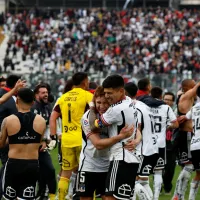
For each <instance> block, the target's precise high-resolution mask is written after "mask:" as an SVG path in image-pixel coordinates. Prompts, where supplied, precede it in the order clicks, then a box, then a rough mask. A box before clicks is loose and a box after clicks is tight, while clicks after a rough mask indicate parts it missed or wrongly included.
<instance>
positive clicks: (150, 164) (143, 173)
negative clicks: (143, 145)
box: [138, 153, 159, 177]
mask: <svg viewBox="0 0 200 200" xmlns="http://www.w3.org/2000/svg"><path fill="white" fill-rule="evenodd" d="M158 157H159V155H158V154H157V153H156V154H153V155H151V156H144V157H143V161H142V163H141V167H140V170H139V173H138V176H140V177H149V176H150V175H151V174H153V172H154V168H155V166H156V165H157V161H158Z"/></svg>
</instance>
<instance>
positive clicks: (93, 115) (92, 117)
mask: <svg viewBox="0 0 200 200" xmlns="http://www.w3.org/2000/svg"><path fill="white" fill-rule="evenodd" d="M97 121H98V119H97V115H96V112H95V108H94V107H90V114H89V124H90V128H91V131H93V132H94V133H96V132H100V127H97V126H96V124H97Z"/></svg>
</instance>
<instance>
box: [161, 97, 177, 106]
mask: <svg viewBox="0 0 200 200" xmlns="http://www.w3.org/2000/svg"><path fill="white" fill-rule="evenodd" d="M163 101H164V102H165V103H166V104H167V105H168V106H170V107H172V106H173V104H174V101H173V96H172V95H165V96H164V98H163Z"/></svg>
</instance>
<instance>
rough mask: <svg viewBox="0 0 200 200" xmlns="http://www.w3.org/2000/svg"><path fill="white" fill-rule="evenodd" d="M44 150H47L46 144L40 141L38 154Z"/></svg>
mask: <svg viewBox="0 0 200 200" xmlns="http://www.w3.org/2000/svg"><path fill="white" fill-rule="evenodd" d="M46 149H47V143H46V142H45V141H42V142H41V148H40V152H43V151H46Z"/></svg>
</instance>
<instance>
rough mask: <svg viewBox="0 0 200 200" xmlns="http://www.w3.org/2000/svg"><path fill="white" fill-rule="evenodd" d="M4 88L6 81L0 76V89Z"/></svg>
mask: <svg viewBox="0 0 200 200" xmlns="http://www.w3.org/2000/svg"><path fill="white" fill-rule="evenodd" d="M3 87H6V79H5V78H4V77H3V76H2V77H1V78H0V88H3Z"/></svg>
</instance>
